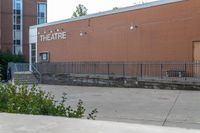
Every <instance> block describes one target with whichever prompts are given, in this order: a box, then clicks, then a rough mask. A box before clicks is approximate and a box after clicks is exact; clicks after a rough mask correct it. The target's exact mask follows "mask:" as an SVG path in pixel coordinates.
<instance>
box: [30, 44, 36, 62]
mask: <svg viewBox="0 0 200 133" xmlns="http://www.w3.org/2000/svg"><path fill="white" fill-rule="evenodd" d="M35 45H36V44H35V43H32V44H31V61H32V63H35V62H36V46H35Z"/></svg>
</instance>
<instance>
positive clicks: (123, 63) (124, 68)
mask: <svg viewBox="0 0 200 133" xmlns="http://www.w3.org/2000/svg"><path fill="white" fill-rule="evenodd" d="M123 77H125V64H124V63H123Z"/></svg>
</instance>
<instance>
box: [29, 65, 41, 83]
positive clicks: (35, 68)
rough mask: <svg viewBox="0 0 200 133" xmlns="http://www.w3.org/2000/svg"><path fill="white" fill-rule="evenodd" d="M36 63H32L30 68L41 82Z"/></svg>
mask: <svg viewBox="0 0 200 133" xmlns="http://www.w3.org/2000/svg"><path fill="white" fill-rule="evenodd" d="M36 65H37V64H32V65H31V68H32V72H33V74H34V76H35V77H36V78H37V80H38V81H39V83H42V74H41V73H40V72H39V71H38V69H37V67H36Z"/></svg>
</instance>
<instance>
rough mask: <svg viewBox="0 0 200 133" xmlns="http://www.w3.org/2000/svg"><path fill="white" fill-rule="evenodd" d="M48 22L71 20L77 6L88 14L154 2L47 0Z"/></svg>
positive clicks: (136, 0) (147, 0) (149, 0)
mask: <svg viewBox="0 0 200 133" xmlns="http://www.w3.org/2000/svg"><path fill="white" fill-rule="evenodd" d="M47 1H48V22H52V21H59V20H63V19H67V18H71V16H72V14H73V12H74V11H75V10H76V6H77V5H78V4H83V5H84V6H85V7H86V8H87V9H88V14H92V13H97V12H102V11H107V10H111V9H113V7H126V6H132V5H134V4H136V3H141V2H142V1H143V2H151V1H155V0H47Z"/></svg>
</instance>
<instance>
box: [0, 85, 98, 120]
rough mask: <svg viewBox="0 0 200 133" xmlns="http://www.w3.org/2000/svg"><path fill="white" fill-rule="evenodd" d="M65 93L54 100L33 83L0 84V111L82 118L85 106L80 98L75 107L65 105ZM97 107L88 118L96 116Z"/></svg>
mask: <svg viewBox="0 0 200 133" xmlns="http://www.w3.org/2000/svg"><path fill="white" fill-rule="evenodd" d="M66 99H67V98H66V94H63V96H62V98H61V101H60V102H58V101H56V100H55V98H54V96H53V95H51V94H50V93H46V92H45V91H42V90H41V89H39V88H38V87H37V86H35V85H33V86H32V87H28V86H27V85H11V84H5V85H0V112H8V113H20V114H33V115H50V116H62V117H69V118H82V117H84V114H85V108H84V106H83V102H82V100H79V102H78V104H77V107H76V109H73V108H72V107H71V106H67V107H65V102H66ZM96 113H97V109H94V110H93V111H92V112H91V113H90V114H89V115H88V117H87V118H88V119H93V120H94V119H95V118H96Z"/></svg>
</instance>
